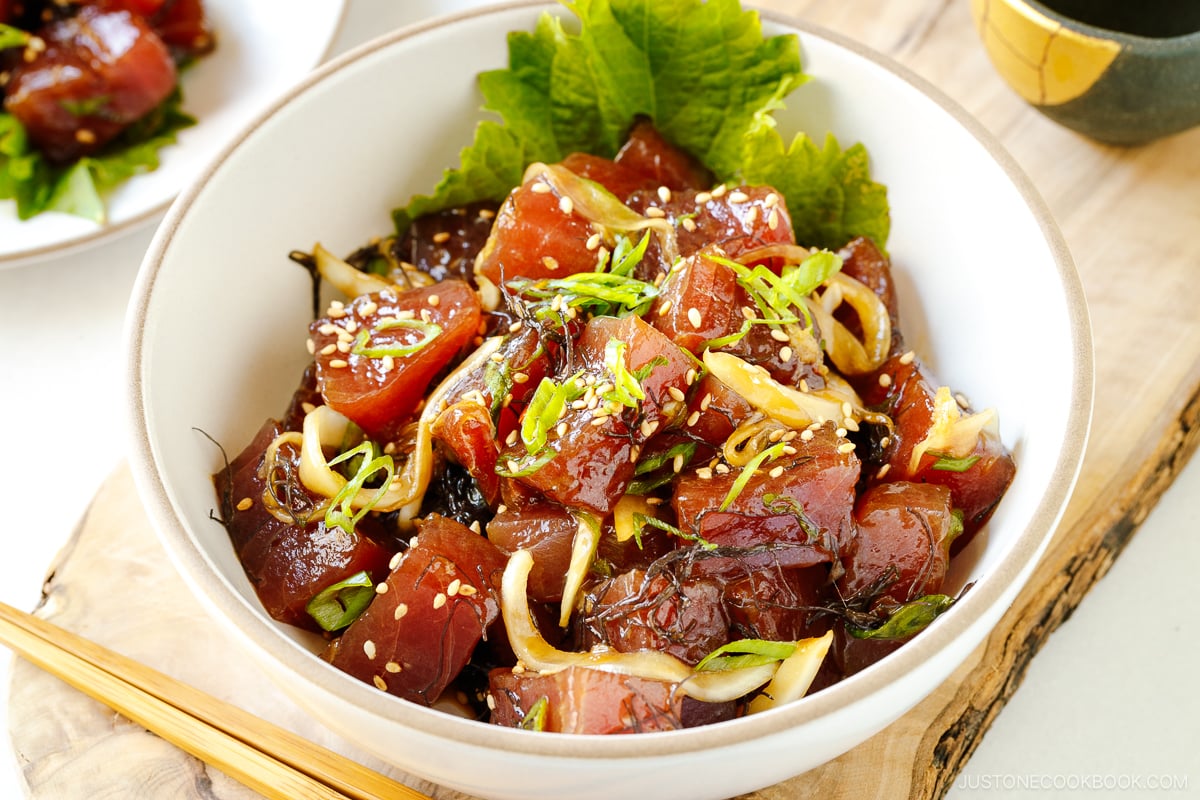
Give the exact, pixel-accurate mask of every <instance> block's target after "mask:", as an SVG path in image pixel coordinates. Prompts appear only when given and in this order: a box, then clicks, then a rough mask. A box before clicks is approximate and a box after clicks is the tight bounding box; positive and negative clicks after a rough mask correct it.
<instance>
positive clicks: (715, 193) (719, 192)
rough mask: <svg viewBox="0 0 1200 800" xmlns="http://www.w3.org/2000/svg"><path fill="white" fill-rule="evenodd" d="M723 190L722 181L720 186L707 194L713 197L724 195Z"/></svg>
mask: <svg viewBox="0 0 1200 800" xmlns="http://www.w3.org/2000/svg"><path fill="white" fill-rule="evenodd" d="M725 190H726V189H725V184H723V183H722V184H721V185H720V186H718V187H717V188H715V189H713V190H712V191H711V192H709V194H711V195H712V196H713V197H724V196H725Z"/></svg>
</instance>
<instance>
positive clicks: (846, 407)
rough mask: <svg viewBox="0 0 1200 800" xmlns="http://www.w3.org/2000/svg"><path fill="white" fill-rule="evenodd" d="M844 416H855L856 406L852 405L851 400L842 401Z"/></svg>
mask: <svg viewBox="0 0 1200 800" xmlns="http://www.w3.org/2000/svg"><path fill="white" fill-rule="evenodd" d="M842 416H843V417H853V416H854V406H852V405H850V401H849V400H847V401H844V402H843V403H842Z"/></svg>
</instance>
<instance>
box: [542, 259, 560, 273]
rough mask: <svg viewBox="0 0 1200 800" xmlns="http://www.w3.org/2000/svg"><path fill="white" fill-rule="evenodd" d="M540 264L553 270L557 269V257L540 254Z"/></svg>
mask: <svg viewBox="0 0 1200 800" xmlns="http://www.w3.org/2000/svg"><path fill="white" fill-rule="evenodd" d="M542 266H543V267H545V268H546V269H548V270H550V271H551V272H554V270H556V269H558V259H557V258H555V257H554V256H542Z"/></svg>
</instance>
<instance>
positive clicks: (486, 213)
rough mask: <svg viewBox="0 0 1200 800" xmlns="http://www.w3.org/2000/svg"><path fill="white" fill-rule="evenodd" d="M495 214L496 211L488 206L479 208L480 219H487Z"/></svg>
mask: <svg viewBox="0 0 1200 800" xmlns="http://www.w3.org/2000/svg"><path fill="white" fill-rule="evenodd" d="M495 216H496V212H495V211H492V210H491V209H490V208H481V209H479V218H480V219H483V220H488V219H492V218H494V217H495Z"/></svg>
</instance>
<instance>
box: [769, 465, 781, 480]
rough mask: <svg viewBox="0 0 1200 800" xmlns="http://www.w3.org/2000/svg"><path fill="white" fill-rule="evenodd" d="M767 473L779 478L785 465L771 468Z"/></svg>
mask: <svg viewBox="0 0 1200 800" xmlns="http://www.w3.org/2000/svg"><path fill="white" fill-rule="evenodd" d="M767 474H768V475H770V476H771V477H772V478H778V477H779V476H780V475H782V474H783V466H782V465H780V466H778V467H775V469H773V470H771V471H770V472H768V473H767Z"/></svg>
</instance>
